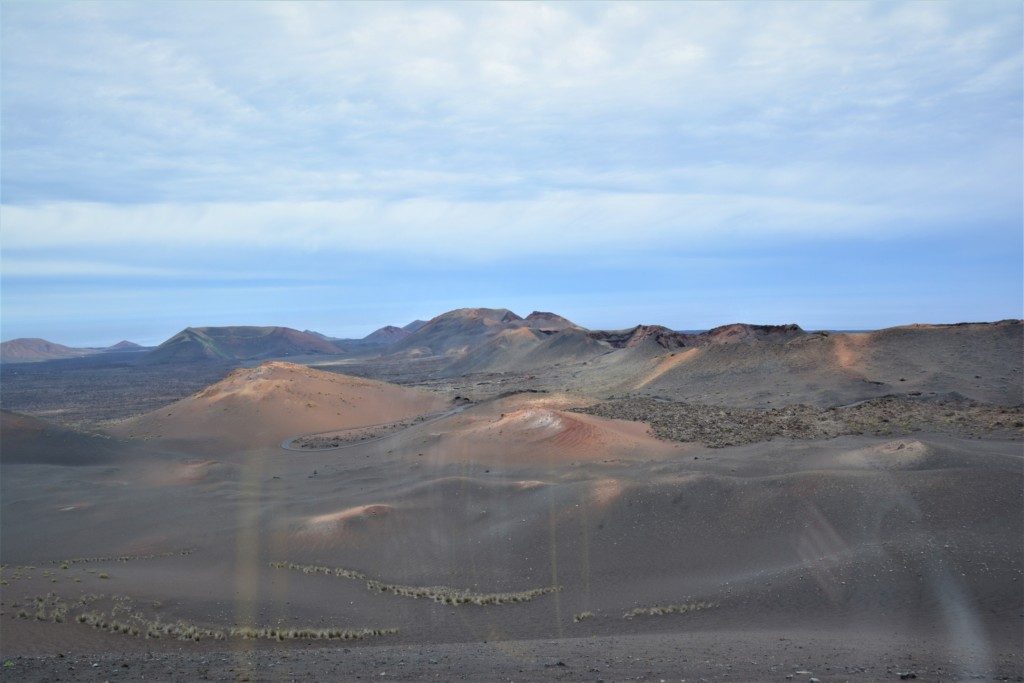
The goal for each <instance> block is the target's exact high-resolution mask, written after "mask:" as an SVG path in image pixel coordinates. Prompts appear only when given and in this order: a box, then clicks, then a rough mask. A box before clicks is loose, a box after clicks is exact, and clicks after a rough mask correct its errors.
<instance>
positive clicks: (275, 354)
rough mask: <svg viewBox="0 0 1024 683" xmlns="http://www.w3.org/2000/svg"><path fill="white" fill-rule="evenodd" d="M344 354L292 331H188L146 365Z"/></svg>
mask: <svg viewBox="0 0 1024 683" xmlns="http://www.w3.org/2000/svg"><path fill="white" fill-rule="evenodd" d="M341 352H342V351H341V349H340V348H339V347H338V346H337V345H336V344H335V343H334V342H332V341H330V340H328V339H325V338H323V337H322V336H318V335H314V334H310V333H308V332H300V331H298V330H293V329H291V328H290V327H247V326H239V327H188V328H185V329H184V330H182V331H181V332H179V333H178V334H176V335H174V336H173V337H171V338H170V339H168V340H167V341H165V342H164V343H163V344H161V345H160V346H158V347H156V348H155V349H153V350H152V351H151V352H149V354H147V355H146V357H145V361H146V362H148V363H172V362H191V361H203V360H257V359H263V358H280V357H284V356H298V355H307V354H328V355H333V354H338V353H341Z"/></svg>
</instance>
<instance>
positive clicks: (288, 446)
mask: <svg viewBox="0 0 1024 683" xmlns="http://www.w3.org/2000/svg"><path fill="white" fill-rule="evenodd" d="M466 408H467V406H464V405H463V406H457V407H455V408H452V409H450V410H446V411H444V412H442V413H433V414H431V415H426V416H423V419H419V421H416V422H413V423H412V424H410V425H408V426H406V427H404V428H401V429H396V430H395V431H393V432H388V433H387V434H381V435H380V436H375V437H373V438H371V439H360V440H357V441H352V442H350V443H343V444H338V445H337V446H323V447H320V448H302V447H298V446H293V445H292V444H293V443H294V442H296V441H298V440H299V439H308V438H310V437H314V436H323V435H325V434H335V433H338V432H354V431H356V430H357V429H372V428H374V427H387V426H388V425H394V424H401V423H402V422H403V421H398V422H381V423H378V424H372V425H361V426H359V427H349V428H346V429H328V430H327V431H323V432H313V433H311V434H297V435H295V436H290V437H288V438H287V439H285V440H284V441H282V442H281V448H283V449H284V450H286V451H296V452H300V453H316V452H319V451H337V450H342V449H344V448H352V447H353V446H362V445H364V444H368V443H374V442H376V441H383V440H384V439H389V438H391V437H393V436H395V435H397V434H401V433H402V432H404V431H405V430H406V429H409V428H411V427H417V426H419V425H425V424H430V423H431V422H436V421H437V420H443V419H444V418H446V417H449V416H451V415H456V414H457V413H461V412H462V411H463V410H465V409H466ZM417 419H418V418H413V420H417Z"/></svg>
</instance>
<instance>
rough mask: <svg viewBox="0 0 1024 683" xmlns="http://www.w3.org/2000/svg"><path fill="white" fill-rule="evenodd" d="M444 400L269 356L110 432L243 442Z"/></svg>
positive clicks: (432, 406) (389, 417)
mask: <svg viewBox="0 0 1024 683" xmlns="http://www.w3.org/2000/svg"><path fill="white" fill-rule="evenodd" d="M447 405H448V401H447V400H446V399H445V398H443V397H440V396H438V395H435V394H431V393H428V392H425V391H420V390H416V389H409V388H405V387H399V386H396V385H393V384H387V383H385V382H377V381H374V380H368V379H362V378H358V377H350V376H347V375H339V374H336V373H331V372H323V371H320V370H313V369H311V368H307V367H305V366H302V365H294V364H292V363H283V362H278V361H274V362H266V363H263V364H262V365H259V366H258V367H255V368H241V369H238V370H235V371H233V372H232V373H231V374H230V375H228V376H227V377H226V378H225V379H223V380H222V381H220V382H217V383H216V384H214V385H212V386H210V387H208V388H206V389H205V390H203V391H201V392H199V393H197V394H195V395H193V396H190V397H188V398H186V399H183V400H181V401H178V402H176V403H173V404H171V405H169V406H167V407H166V408H161V409H159V410H154V411H152V412H150V413H147V414H145V415H141V416H139V417H136V418H131V419H129V420H125V421H123V422H120V423H118V424H116V425H114V426H113V427H112V428H111V429H110V431H111V433H113V434H115V435H118V436H126V437H132V438H143V439H161V440H175V441H189V442H193V443H198V442H208V443H209V444H213V445H216V446H221V447H222V446H230V447H233V448H250V447H256V446H270V445H274V444H277V443H280V442H281V440H282V439H284V438H285V437H288V436H293V435H297V434H304V433H308V432H317V431H325V430H328V429H343V428H348V427H358V426H362V425H369V424H376V423H380V422H390V421H394V420H402V419H405V418H409V417H414V416H416V415H421V414H424V413H430V412H436V411H438V410H443V409H444V408H445V407H446V406H447Z"/></svg>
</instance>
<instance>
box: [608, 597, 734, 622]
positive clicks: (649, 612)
mask: <svg viewBox="0 0 1024 683" xmlns="http://www.w3.org/2000/svg"><path fill="white" fill-rule="evenodd" d="M717 606H718V605H717V604H715V603H713V602H706V601H705V602H688V603H684V604H682V605H656V606H654V607H635V608H633V609H631V610H630V611H628V612H626V613H625V614H623V615H622V618H623V619H632V618H633V617H657V616H663V615H666V614H686V613H688V612H698V611H700V610H706V609H711V608H712V607H717Z"/></svg>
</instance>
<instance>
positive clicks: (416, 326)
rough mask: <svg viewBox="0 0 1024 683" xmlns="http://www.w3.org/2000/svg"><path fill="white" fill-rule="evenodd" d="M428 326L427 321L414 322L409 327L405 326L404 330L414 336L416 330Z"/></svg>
mask: <svg viewBox="0 0 1024 683" xmlns="http://www.w3.org/2000/svg"><path fill="white" fill-rule="evenodd" d="M426 324H427V321H426V320H413V321H412V322H411V323H409V324H408V325H403V326H402V329H403V330H405V331H406V332H408V333H409V334H412V333H413V332H415V331H416V330H418V329H420V328H421V327H423V326H424V325H426Z"/></svg>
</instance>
